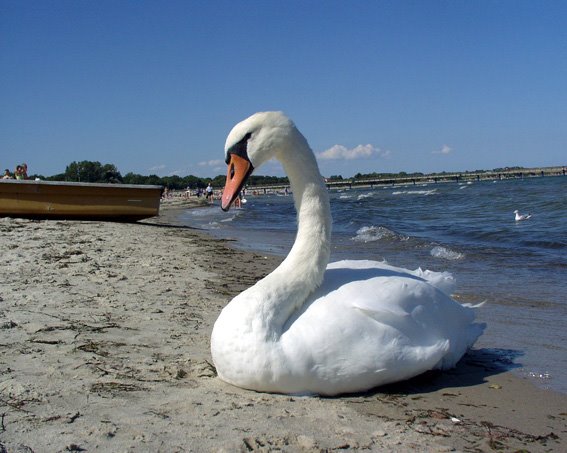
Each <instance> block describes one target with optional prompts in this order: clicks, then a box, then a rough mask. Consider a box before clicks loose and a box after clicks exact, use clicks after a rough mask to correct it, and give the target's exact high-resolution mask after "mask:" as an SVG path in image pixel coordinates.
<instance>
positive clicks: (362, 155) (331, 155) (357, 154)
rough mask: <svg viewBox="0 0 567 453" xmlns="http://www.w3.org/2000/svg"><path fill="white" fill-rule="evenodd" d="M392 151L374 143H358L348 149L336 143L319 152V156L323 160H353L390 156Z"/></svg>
mask: <svg viewBox="0 0 567 453" xmlns="http://www.w3.org/2000/svg"><path fill="white" fill-rule="evenodd" d="M390 154H391V153H390V151H387V150H386V151H384V150H381V149H379V148H376V147H375V146H374V145H370V144H368V145H358V146H355V147H354V148H351V149H348V148H347V147H346V146H343V145H334V146H332V147H330V148H329V149H327V150H325V151H322V152H320V153H317V157H318V158H319V159H321V160H339V159H341V160H353V159H368V158H370V157H388V156H390Z"/></svg>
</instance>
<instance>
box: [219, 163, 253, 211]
mask: <svg viewBox="0 0 567 453" xmlns="http://www.w3.org/2000/svg"><path fill="white" fill-rule="evenodd" d="M253 169H254V168H253V167H252V164H251V163H250V162H249V161H248V160H246V159H244V158H243V157H240V156H238V155H236V154H231V155H230V162H229V163H228V169H227V173H226V183H225V185H224V190H223V191H222V199H221V209H222V210H223V211H228V210H229V209H230V205H231V204H232V202H233V201H234V200H235V199H236V197H237V196H238V194H239V193H240V191H241V190H242V187H243V186H244V183H245V182H246V180H247V179H248V176H249V175H250V173H252V170H253Z"/></svg>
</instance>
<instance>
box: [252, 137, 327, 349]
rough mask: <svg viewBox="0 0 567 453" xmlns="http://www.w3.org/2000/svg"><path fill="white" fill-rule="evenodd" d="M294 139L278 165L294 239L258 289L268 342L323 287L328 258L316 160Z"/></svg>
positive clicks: (324, 194) (324, 207) (324, 195)
mask: <svg viewBox="0 0 567 453" xmlns="http://www.w3.org/2000/svg"><path fill="white" fill-rule="evenodd" d="M295 132H297V135H296V136H295V137H294V139H293V140H292V143H290V147H292V149H290V150H289V151H288V152H285V153H284V152H282V153H280V155H279V160H280V161H281V163H282V165H283V166H284V170H285V172H286V174H287V176H288V178H289V181H290V187H291V190H292V191H293V198H294V203H295V208H296V210H297V223H298V225H297V236H296V238H295V242H294V244H293V247H292V248H291V251H290V252H289V254H288V256H287V257H286V259H285V260H284V261H283V262H282V263H281V264H280V266H279V267H278V268H277V269H275V270H274V271H273V272H272V273H271V274H270V275H268V276H267V277H265V278H264V279H263V280H261V281H260V282H258V283H257V284H256V287H257V290H259V291H260V294H263V295H264V297H263V300H262V302H261V306H260V307H257V308H259V309H260V311H261V312H262V314H263V316H261V317H260V318H259V319H262V320H263V323H264V325H263V329H262V330H264V332H265V334H266V335H267V337H270V338H272V339H273V338H274V337H275V338H277V337H279V335H281V333H282V331H283V329H284V326H285V323H286V321H287V320H288V319H289V318H290V317H291V316H292V314H293V313H294V312H295V311H296V310H298V309H299V308H300V307H301V306H302V305H303V303H304V302H305V301H306V299H307V297H308V296H309V295H310V294H311V293H312V292H313V291H314V290H315V289H316V288H317V287H318V286H319V285H320V284H321V282H322V280H323V274H324V273H325V269H326V267H327V263H328V261H329V255H330V241H331V213H330V206H329V196H328V193H327V189H326V187H325V183H324V181H323V178H322V176H321V174H320V173H319V169H318V166H317V162H316V160H315V156H314V155H313V152H312V151H311V149H310V148H309V145H308V144H307V141H306V140H305V138H304V137H303V136H302V135H301V134H300V133H299V132H298V131H297V130H296V131H295Z"/></svg>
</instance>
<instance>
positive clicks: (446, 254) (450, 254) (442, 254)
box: [430, 245, 465, 261]
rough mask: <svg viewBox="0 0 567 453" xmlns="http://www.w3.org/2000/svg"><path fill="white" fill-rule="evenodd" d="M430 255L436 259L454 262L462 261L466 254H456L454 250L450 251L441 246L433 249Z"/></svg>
mask: <svg viewBox="0 0 567 453" xmlns="http://www.w3.org/2000/svg"><path fill="white" fill-rule="evenodd" d="M430 253H431V256H433V257H435V258H441V259H444V260H452V261H454V260H460V259H463V258H464V257H465V255H464V253H459V252H455V251H454V250H451V249H448V248H447V247H442V246H440V245H438V246H435V247H433V248H432V249H431V252H430Z"/></svg>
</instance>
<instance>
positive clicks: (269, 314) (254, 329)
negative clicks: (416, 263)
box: [211, 112, 484, 395]
mask: <svg viewBox="0 0 567 453" xmlns="http://www.w3.org/2000/svg"><path fill="white" fill-rule="evenodd" d="M225 155H226V161H227V164H228V174H227V182H226V186H225V190H224V192H223V195H222V208H223V209H224V210H228V209H229V207H230V205H231V203H232V202H233V201H234V198H235V197H236V196H238V193H239V191H240V190H241V188H242V186H243V185H244V183H245V181H246V178H247V176H248V175H249V174H250V173H251V172H252V170H253V169H254V168H257V167H259V166H260V165H262V164H263V163H264V162H266V161H267V160H269V159H271V158H272V157H275V158H276V159H278V160H279V161H280V162H281V163H282V164H283V167H284V169H285V171H286V173H287V175H288V177H289V181H290V184H291V189H292V191H293V197H294V202H295V207H296V209H297V220H298V231H297V236H296V240H295V243H294V244H293V247H292V249H291V251H290V252H289V254H288V256H287V257H286V259H285V260H284V261H283V262H282V263H281V265H280V266H279V267H278V268H276V269H275V270H274V271H273V272H272V273H271V274H270V275H268V276H267V277H265V278H264V279H262V280H260V281H259V282H257V283H256V284H255V285H254V286H252V287H250V288H248V289H247V290H246V291H244V292H242V293H241V294H239V295H238V296H236V297H235V298H234V299H233V300H232V301H231V302H230V303H229V304H228V305H227V306H226V307H225V308H224V309H223V310H222V312H221V314H220V316H219V317H218V319H217V321H216V323H215V325H214V328H213V332H212V337H211V353H212V357H213V361H214V363H215V366H216V369H217V372H218V376H219V377H220V378H221V379H222V380H224V381H226V382H228V383H231V384H233V385H236V386H238V387H243V388H247V389H252V390H257V391H263V392H275V393H293V394H294V393H317V394H322V395H336V394H339V393H350V392H359V391H364V390H368V389H370V388H373V387H376V386H379V385H382V384H387V383H391V382H395V381H400V380H404V379H408V378H411V377H413V376H416V375H418V374H420V373H423V372H424V371H427V370H431V369H434V368H440V369H445V368H450V367H453V366H454V365H455V364H456V363H457V361H458V360H459V359H460V358H461V357H462V356H463V354H464V353H465V352H466V351H467V349H468V348H469V347H470V346H472V344H473V343H474V342H475V341H476V339H477V338H478V337H479V336H480V335H481V334H482V331H483V329H484V325H481V324H475V323H473V319H474V313H473V309H472V308H470V307H465V306H462V305H460V304H459V303H457V302H455V301H454V300H452V299H451V298H450V297H449V296H448V295H447V294H446V292H447V291H449V290H450V289H451V287H452V278H451V276H450V274H447V273H433V272H428V271H426V272H422V271H421V269H418V270H417V271H413V272H412V271H408V270H406V269H401V268H397V267H393V266H389V265H387V264H384V263H379V262H374V261H340V262H336V263H332V264H329V265H328V266H327V263H328V259H329V247H330V238H331V215H330V206H329V198H328V194H327V189H326V187H325V185H324V182H323V178H322V177H321V175H320V173H319V170H318V167H317V163H316V161H315V156H314V155H313V152H312V151H311V149H310V148H309V145H308V144H307V141H306V140H305V138H304V137H303V135H302V134H301V133H300V132H299V131H298V130H297V129H296V127H295V125H294V124H293V123H292V122H291V120H289V119H288V118H287V117H286V116H285V115H284V114H282V113H280V112H265V113H257V114H255V115H253V116H251V117H250V118H248V119H246V120H244V121H242V122H241V123H239V124H237V125H236V126H235V127H234V128H233V129H232V131H231V132H230V134H229V135H228V138H227V140H226V146H225Z"/></svg>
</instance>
